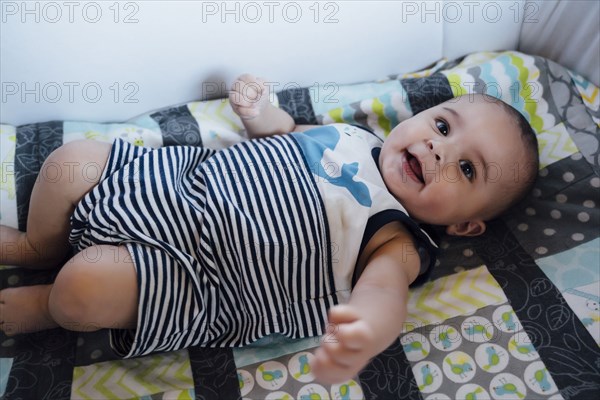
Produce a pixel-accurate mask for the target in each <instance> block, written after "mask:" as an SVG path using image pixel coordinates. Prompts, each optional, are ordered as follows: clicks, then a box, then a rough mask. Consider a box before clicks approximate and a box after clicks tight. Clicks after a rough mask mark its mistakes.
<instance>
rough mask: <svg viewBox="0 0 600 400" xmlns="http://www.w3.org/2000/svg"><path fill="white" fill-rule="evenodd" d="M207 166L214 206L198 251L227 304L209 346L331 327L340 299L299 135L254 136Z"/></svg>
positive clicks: (324, 226)
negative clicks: (332, 313) (297, 139)
mask: <svg viewBox="0 0 600 400" xmlns="http://www.w3.org/2000/svg"><path fill="white" fill-rule="evenodd" d="M202 169H203V171H204V173H203V174H199V175H198V176H203V177H204V180H205V181H204V182H203V184H204V185H205V187H206V188H207V191H206V195H205V198H206V202H207V206H206V208H205V213H204V221H203V226H202V231H201V232H202V238H201V240H200V244H201V245H200V248H199V257H200V259H201V260H202V262H203V264H204V266H205V268H204V269H203V272H205V273H206V281H207V282H210V284H211V285H212V284H214V285H215V288H214V290H218V291H220V295H219V296H218V299H220V300H221V301H222V303H223V304H222V305H221V307H219V312H221V313H222V314H220V315H210V316H209V318H208V320H209V322H210V327H209V331H210V332H211V335H210V337H208V338H207V340H206V343H207V344H209V345H228V346H231V345H239V344H242V343H248V342H251V341H253V340H256V339H258V338H260V337H262V336H264V335H267V334H269V333H273V332H279V333H282V334H284V335H286V336H290V337H301V336H311V335H318V334H321V333H323V330H324V322H325V321H324V320H323V316H324V315H326V313H327V309H328V308H329V307H331V306H332V305H333V304H335V303H337V299H336V296H335V288H334V282H333V276H332V274H331V270H330V268H331V263H330V258H331V257H330V254H329V248H328V245H327V243H328V242H329V241H328V236H329V235H328V229H327V220H326V217H325V215H324V212H323V204H322V201H321V199H320V196H319V193H318V191H317V189H316V186H315V184H314V178H313V177H312V176H311V174H310V172H309V170H308V169H307V168H306V167H305V162H304V159H303V157H302V154H301V153H300V151H299V149H298V147H297V146H296V144H295V143H294V141H293V139H291V138H290V137H278V138H270V139H268V140H259V141H250V142H245V143H242V144H240V145H238V146H235V147H233V148H231V149H229V150H227V151H222V152H219V153H218V154H216V155H215V156H213V157H212V158H210V159H209V160H208V161H207V162H205V163H204V164H203V166H202ZM211 285H205V286H204V288H205V289H207V290H209V289H211ZM208 309H209V310H216V309H217V307H209V308H208Z"/></svg>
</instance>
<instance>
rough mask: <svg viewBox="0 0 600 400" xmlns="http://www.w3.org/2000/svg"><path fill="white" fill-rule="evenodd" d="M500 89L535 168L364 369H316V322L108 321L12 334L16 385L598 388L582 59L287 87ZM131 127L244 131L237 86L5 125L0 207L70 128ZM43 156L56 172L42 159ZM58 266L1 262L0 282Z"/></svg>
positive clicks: (194, 390) (156, 141)
mask: <svg viewBox="0 0 600 400" xmlns="http://www.w3.org/2000/svg"><path fill="white" fill-rule="evenodd" d="M471 92H479V93H481V92H486V93H488V94H490V95H494V96H496V97H500V98H502V99H503V100H504V101H507V102H508V103H510V104H512V105H513V106H514V107H515V108H517V109H518V110H519V111H520V112H521V113H523V114H524V115H525V116H526V117H527V118H528V120H529V121H530V122H531V124H532V126H533V127H534V129H535V131H536V133H537V134H538V140H539V143H540V160H541V166H540V167H541V169H540V173H539V180H538V181H537V183H536V186H535V188H534V190H533V192H532V194H531V195H530V196H529V197H528V198H527V199H525V200H524V201H523V202H522V203H521V204H519V205H518V206H517V207H514V208H513V209H512V210H511V211H510V212H509V213H508V214H507V215H505V216H504V217H503V218H501V219H498V220H495V221H493V222H491V223H490V224H489V226H488V232H486V233H485V234H484V235H483V236H481V237H478V238H474V239H469V240H465V239H464V238H463V239H456V238H450V237H447V236H445V235H444V234H443V232H442V231H439V230H436V229H435V228H431V230H432V231H433V232H432V233H433V234H435V235H436V236H437V240H438V242H439V243H440V247H441V249H442V253H441V255H440V257H439V261H438V262H437V266H436V269H435V271H434V273H433V275H432V278H431V281H430V282H428V283H426V284H424V285H422V286H420V287H417V288H415V289H412V290H411V292H410V297H409V315H408V319H407V322H406V324H405V329H404V332H403V333H402V335H401V336H400V337H399V339H398V340H397V341H396V343H394V344H393V345H392V346H391V347H390V348H389V349H388V350H386V351H385V352H384V353H382V354H381V355H379V356H378V357H376V358H374V359H373V360H372V362H371V363H370V364H369V365H368V367H367V368H365V370H363V371H362V372H361V373H360V374H359V376H357V377H355V379H353V380H350V381H348V382H345V383H343V384H341V385H333V386H331V385H321V384H319V383H317V382H315V381H314V378H313V376H312V375H311V373H310V368H309V366H308V361H309V360H310V358H311V357H312V352H313V351H314V349H315V347H316V346H318V344H319V338H306V339H301V340H294V341H293V340H289V339H286V338H283V337H279V336H269V337H267V338H263V339H261V340H260V341H258V342H256V343H255V344H253V345H251V346H248V347H245V348H241V349H210V348H207V349H205V348H190V349H185V350H181V351H178V352H172V353H163V354H155V355H151V356H148V357H143V358H137V359H130V360H118V359H116V357H115V356H114V355H113V354H112V352H111V350H110V348H109V346H108V336H107V333H106V332H105V331H100V332H95V333H90V334H78V333H75V332H69V331H66V330H63V329H54V330H51V331H46V332H40V333H35V334H30V335H21V336H16V337H12V338H7V337H5V336H0V357H1V358H0V393H4V396H5V397H6V398H11V399H12V398H14V399H18V398H23V399H34V398H35V399H63V398H78V399H79V398H82V399H100V398H118V399H128V398H140V399H163V398H169V399H193V398H204V399H218V398H222V399H235V398H247V399H263V398H267V399H292V398H303V399H304V398H305V399H320V398H322V399H327V398H331V399H362V398H367V399H371V398H382V399H392V398H419V397H422V398H425V399H429V400H433V399H454V398H461V399H465V398H470V399H489V398H493V399H524V398H527V399H538V398H539V399H561V398H565V399H569V398H574V399H575V398H577V399H588V398H589V399H592V398H600V311H599V303H600V271H599V269H600V229H598V228H599V226H600V211H599V210H600V209H599V204H600V196H599V193H600V190H599V188H600V146H599V139H600V128H599V127H600V95H599V93H598V88H597V87H595V86H594V85H592V84H591V83H589V82H588V81H587V80H585V79H584V78H583V77H581V76H579V75H577V74H575V73H573V72H571V71H569V70H567V69H565V68H563V67H562V66H560V65H557V64H556V63H554V62H552V61H550V60H547V59H544V58H541V57H536V56H529V55H525V54H522V53H518V52H502V53H489V52H485V53H475V54H471V55H469V56H467V57H464V58H463V59H459V60H454V61H447V60H441V61H440V62H438V63H436V64H435V65H434V66H432V67H431V68H428V69H426V70H424V71H419V72H416V73H413V74H405V75H401V76H390V77H387V78H386V79H383V80H380V81H375V82H368V83H363V84H356V85H346V86H336V85H323V86H321V87H319V88H318V90H315V88H314V87H312V88H299V89H289V90H286V91H284V92H280V93H278V94H277V98H276V99H275V103H276V104H278V105H279V107H282V108H284V109H285V110H287V111H288V112H290V113H291V114H292V116H293V117H294V118H295V120H296V122H297V123H310V124H325V123H330V122H348V123H356V124H362V125H366V126H368V127H370V128H371V129H373V130H374V131H375V132H376V133H377V134H379V135H381V136H382V137H384V136H385V135H387V134H388V133H389V131H390V130H391V128H392V127H394V126H395V125H396V124H397V123H398V122H399V121H401V120H403V119H405V118H407V117H409V116H410V115H413V114H415V113H418V112H419V111H421V110H423V109H425V108H428V107H431V106H433V105H435V104H438V103H440V102H442V101H444V100H446V99H450V98H452V97H455V96H457V95H459V94H462V93H471ZM116 137H121V138H124V139H125V140H128V141H130V142H132V143H136V144H140V145H144V146H152V147H159V146H168V145H175V144H187V145H197V146H200V145H202V146H206V147H211V148H223V147H226V146H229V145H231V144H234V143H237V142H239V141H242V140H246V139H245V137H244V134H243V132H242V126H241V123H240V121H239V119H238V118H237V117H236V116H235V115H234V113H233V111H232V110H231V108H230V106H229V103H228V101H226V100H220V99H219V100H212V101H205V102H192V103H189V104H184V105H181V106H177V107H169V108H166V109H162V110H158V111H155V112H151V113H148V114H145V115H142V116H140V117H137V118H134V119H132V120H130V121H127V122H125V123H114V124H98V123H86V122H70V121H51V122H46V123H40V124H31V125H23V126H18V127H14V126H8V125H1V127H0V157H1V158H2V164H1V165H2V167H1V168H2V171H1V174H2V180H1V183H0V202H1V208H0V212H1V214H0V223H2V224H5V225H11V226H15V227H18V228H19V229H21V230H25V226H26V219H27V211H28V207H29V195H30V193H31V189H32V187H33V183H34V181H35V179H36V177H37V176H38V174H39V173H40V168H41V166H42V163H43V161H44V160H45V158H46V157H47V156H48V155H49V154H50V152H52V151H53V150H54V149H55V148H57V147H59V146H60V145H61V144H62V143H65V142H68V141H72V140H76V139H80V138H91V139H95V140H100V141H107V142H110V141H112V139H113V138H116ZM42 173H44V172H43V171H42ZM54 276H55V272H47V271H27V270H24V269H22V268H15V267H11V266H1V267H0V282H1V287H8V286H22V285H31V284H40V283H47V282H51V281H52V279H53V277H54Z"/></svg>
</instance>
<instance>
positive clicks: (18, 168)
mask: <svg viewBox="0 0 600 400" xmlns="http://www.w3.org/2000/svg"><path fill="white" fill-rule="evenodd" d="M62 143H63V123H62V122H61V121H50V122H44V123H39V124H29V125H22V126H19V127H17V144H16V148H15V168H14V171H15V186H16V191H17V216H18V221H19V226H18V228H19V230H21V231H25V230H26V229H27V214H28V212H29V197H30V196H31V191H32V190H33V185H34V183H35V180H36V178H37V176H38V173H39V172H40V169H41V168H42V165H43V164H44V161H45V160H46V158H48V156H49V155H50V153H52V152H53V151H54V150H55V149H56V148H58V147H60V146H61V145H62Z"/></svg>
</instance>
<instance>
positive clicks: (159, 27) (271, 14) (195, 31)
mask: <svg viewBox="0 0 600 400" xmlns="http://www.w3.org/2000/svg"><path fill="white" fill-rule="evenodd" d="M472 3H476V5H475V6H473V4H472ZM489 3H494V4H500V5H501V8H502V16H501V18H500V19H497V13H494V12H495V8H496V6H495V5H494V4H492V5H490V4H489ZM516 3H521V0H517V1H515V2H512V1H511V2H508V3H503V2H499V1H496V2H493V1H488V0H486V1H478V2H477V1H476V2H473V1H471V2H464V1H459V2H454V1H448V0H445V1H433V2H431V1H429V2H424V1H372V2H369V1H322V2H314V1H308V2H300V1H298V2H289V1H273V2H267V1H256V2H228V3H223V2H221V1H214V2H213V1H198V2H193V1H181V2H177V1H174V2H167V1H131V2H127V1H125V2H120V3H115V2H113V1H108V2H100V1H97V2H89V1H85V2H78V1H75V2H67V1H54V2H52V1H51V2H48V1H34V2H27V3H24V2H21V1H2V2H1V3H0V6H1V12H2V15H1V27H0V31H1V32H0V33H1V35H0V49H1V50H0V53H1V54H0V56H1V57H0V71H1V80H2V96H1V97H2V98H1V99H0V100H1V104H0V121H1V122H3V123H10V124H15V125H18V124H24V123H31V122H40V121H45V120H50V119H70V120H90V121H122V120H126V119H129V118H131V117H134V116H136V115H138V114H141V113H145V112H148V111H150V110H153V109H156V108H161V107H165V106H168V105H173V104H179V103H183V102H187V101H190V100H194V99H200V98H206V97H211V96H215V95H217V93H215V90H216V89H217V88H222V89H225V88H226V87H228V86H229V84H230V83H231V81H232V80H233V78H234V77H235V76H237V75H238V74H240V73H242V72H246V71H248V72H253V73H256V74H259V75H261V76H264V77H266V78H268V79H269V80H270V81H274V82H278V83H279V87H278V88H277V90H279V89H281V88H283V87H284V86H285V85H291V84H294V83H295V84H297V85H300V86H310V85H313V84H315V83H316V84H325V83H328V82H335V83H338V84H344V83H353V82H360V81H366V80H371V79H374V78H378V77H383V76H385V75H388V74H393V73H400V72H409V71H413V70H417V69H421V68H423V67H425V66H427V65H428V64H430V63H432V62H434V61H436V60H437V59H439V58H441V57H442V56H443V55H444V54H445V55H447V56H449V57H450V58H452V57H455V56H458V55H463V54H466V53H468V52H470V51H475V50H501V49H505V48H514V47H515V46H516V36H515V34H517V32H518V30H519V28H518V23H517V24H515V23H514V22H513V18H512V15H511V11H510V10H509V9H508V8H507V7H510V5H512V4H516ZM507 4H508V5H507ZM457 10H458V12H459V13H460V14H458V13H457ZM459 16H460V17H459Z"/></svg>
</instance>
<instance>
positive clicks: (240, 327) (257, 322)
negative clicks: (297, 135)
mask: <svg viewBox="0 0 600 400" xmlns="http://www.w3.org/2000/svg"><path fill="white" fill-rule="evenodd" d="M262 142H263V143H261V141H250V142H245V143H242V144H240V145H238V146H234V147H232V148H230V149H227V150H224V151H220V152H218V153H216V154H214V152H213V151H211V150H207V149H202V148H196V147H181V146H173V147H163V148H160V149H157V150H154V151H150V150H151V149H148V148H138V147H135V146H133V145H131V144H129V143H126V142H124V141H122V140H120V139H119V140H117V141H115V143H114V145H113V149H112V152H111V158H110V160H109V162H108V165H107V167H106V170H105V172H104V173H103V177H102V178H105V179H103V180H102V181H101V183H100V184H99V185H98V186H96V187H95V188H94V189H93V190H92V191H91V192H90V193H88V195H86V197H85V198H84V199H83V200H82V201H81V202H80V204H79V205H78V207H77V208H76V210H75V212H74V214H73V217H72V220H71V223H72V227H73V230H72V233H71V237H70V240H71V243H73V244H75V245H78V248H79V249H84V248H86V247H88V246H90V245H92V244H125V245H126V246H127V248H128V250H129V252H130V253H131V256H132V258H133V260H134V262H135V264H136V268H137V270H138V284H139V287H140V299H139V300H140V303H139V309H138V328H137V330H136V332H135V333H134V332H127V331H118V330H113V331H112V335H111V342H112V344H113V347H114V348H115V350H116V351H117V352H118V353H120V354H121V355H125V356H128V357H131V356H139V355H143V354H147V353H150V352H154V351H169V350H175V349H180V348H184V347H188V346H191V345H204V346H219V347H220V346H239V345H244V344H247V343H250V342H252V341H254V340H256V339H258V338H260V337H262V336H265V335H268V334H270V333H274V332H278V333H282V334H284V335H287V336H289V337H302V336H312V335H319V334H322V333H324V330H325V321H324V318H325V317H324V316H325V315H326V314H327V309H328V308H330V307H331V306H332V305H334V304H336V303H337V298H336V295H335V287H334V282H333V275H332V272H331V262H330V258H331V257H330V251H329V248H328V245H327V243H328V242H329V241H328V238H329V232H328V227H327V220H326V217H325V215H324V211H323V204H322V201H321V198H320V195H319V192H318V190H317V189H316V186H315V184H314V179H313V178H312V176H311V175H310V172H309V170H308V169H307V168H306V167H305V162H304V159H303V157H302V154H301V153H300V150H299V149H298V147H297V146H296V145H295V143H294V142H293V139H291V138H289V137H278V138H270V139H268V140H266V141H262ZM136 157H137V158H136Z"/></svg>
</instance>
